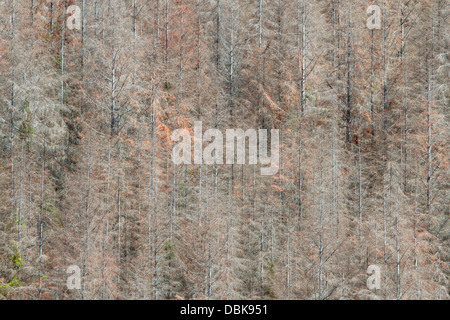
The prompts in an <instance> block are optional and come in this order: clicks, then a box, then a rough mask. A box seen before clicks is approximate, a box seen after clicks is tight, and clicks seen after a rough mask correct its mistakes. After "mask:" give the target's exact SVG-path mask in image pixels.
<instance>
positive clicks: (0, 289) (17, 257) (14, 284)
mask: <svg viewBox="0 0 450 320" xmlns="http://www.w3.org/2000/svg"><path fill="white" fill-rule="evenodd" d="M13 247H14V249H15V250H14V253H13V254H11V255H10V256H9V258H10V259H11V262H12V263H13V264H14V266H15V271H14V275H13V276H12V279H11V281H10V282H8V283H6V284H1V285H0V294H2V295H3V296H6V295H7V294H8V290H7V289H8V288H18V287H21V286H22V282H21V281H20V280H19V279H17V274H18V273H19V271H20V267H22V266H23V260H22V256H21V254H20V252H19V247H18V246H17V244H15V243H13Z"/></svg>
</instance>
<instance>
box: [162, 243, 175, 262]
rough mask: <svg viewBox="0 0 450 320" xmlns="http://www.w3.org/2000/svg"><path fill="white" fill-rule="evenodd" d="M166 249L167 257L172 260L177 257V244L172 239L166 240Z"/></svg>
mask: <svg viewBox="0 0 450 320" xmlns="http://www.w3.org/2000/svg"><path fill="white" fill-rule="evenodd" d="M164 250H165V251H166V259H168V260H172V259H173V258H174V257H175V244H174V243H173V242H171V241H170V240H167V241H166V244H165V248H164Z"/></svg>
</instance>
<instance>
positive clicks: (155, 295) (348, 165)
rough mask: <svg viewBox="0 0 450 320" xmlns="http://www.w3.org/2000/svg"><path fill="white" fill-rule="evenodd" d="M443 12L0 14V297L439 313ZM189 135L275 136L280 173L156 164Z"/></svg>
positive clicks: (317, 6)
mask: <svg viewBox="0 0 450 320" xmlns="http://www.w3.org/2000/svg"><path fill="white" fill-rule="evenodd" d="M372 4H373V5H378V6H379V7H380V8H381V13H382V23H381V29H379V30H378V29H375V30H370V29H368V28H367V26H366V21H367V19H368V17H369V14H367V13H366V9H367V7H368V6H369V5H372ZM71 5H76V6H78V7H79V8H80V28H79V29H77V28H68V26H67V24H66V21H67V19H68V18H69V17H70V15H71V13H72V12H69V13H68V12H67V8H69V7H70V6H71ZM447 14H448V2H447V1H445V0H423V1H417V0H389V1H386V0H377V1H375V0H373V1H362V0H357V1H349V0H318V1H306V0H289V1H287V0H251V1H241V0H89V1H85V0H75V1H74V0H54V1H52V0H0V191H1V192H0V299H4V298H5V299H20V298H21V299H173V298H185V299H188V298H192V299H242V298H247V299H378V298H379V299H448V298H449V293H450V292H449V260H450V256H449V254H450V252H449V251H450V250H449V236H450V233H449V232H450V229H449V223H448V220H449V206H448V203H449V196H448V193H447V191H448V188H449V183H448V181H449V180H448V178H449V177H448V165H449V163H448V152H449V150H448V141H449V130H448V129H449V117H450V113H449V108H448V107H449V100H448V99H449V92H448V75H449V58H450V56H449V52H448V49H449V47H448V40H449V39H448V31H449V30H448V19H447ZM194 121H202V123H203V129H204V130H207V129H210V128H217V129H219V130H225V129H227V128H245V129H248V128H254V129H279V130H280V166H279V171H278V173H277V174H276V175H274V176H261V175H260V170H259V167H258V166H251V165H237V164H236V165H219V164H217V165H210V166H206V165H203V166H199V165H175V164H174V163H173V162H172V161H171V150H172V147H173V143H172V142H171V134H172V132H173V131H174V130H175V129H179V128H186V129H188V130H191V131H192V133H193V123H194ZM71 265H78V266H79V267H80V270H81V289H80V290H68V288H67V286H66V280H67V278H68V276H69V275H68V274H67V273H66V270H67V268H68V267H69V266H71ZM370 265H377V266H379V267H380V268H381V289H379V290H372V291H371V290H368V289H367V286H366V280H367V277H368V275H367V274H366V271H367V268H368V266H370Z"/></svg>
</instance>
